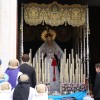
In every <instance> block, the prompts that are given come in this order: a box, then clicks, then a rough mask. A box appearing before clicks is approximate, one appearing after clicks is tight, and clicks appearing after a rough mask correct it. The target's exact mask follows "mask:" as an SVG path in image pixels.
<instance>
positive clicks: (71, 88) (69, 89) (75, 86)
mask: <svg viewBox="0 0 100 100" xmlns="http://www.w3.org/2000/svg"><path fill="white" fill-rule="evenodd" d="M87 89H88V85H87V84H85V83H62V84H61V90H62V91H61V92H62V93H61V94H71V93H75V92H79V91H86V90H87Z"/></svg>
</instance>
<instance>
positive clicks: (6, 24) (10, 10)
mask: <svg viewBox="0 0 100 100" xmlns="http://www.w3.org/2000/svg"><path fill="white" fill-rule="evenodd" d="M16 36H17V0H0V59H1V60H2V65H1V66H2V68H3V70H4V71H5V69H6V68H7V67H8V62H9V59H12V58H16V45H17V43H16V41H17V38H16Z"/></svg>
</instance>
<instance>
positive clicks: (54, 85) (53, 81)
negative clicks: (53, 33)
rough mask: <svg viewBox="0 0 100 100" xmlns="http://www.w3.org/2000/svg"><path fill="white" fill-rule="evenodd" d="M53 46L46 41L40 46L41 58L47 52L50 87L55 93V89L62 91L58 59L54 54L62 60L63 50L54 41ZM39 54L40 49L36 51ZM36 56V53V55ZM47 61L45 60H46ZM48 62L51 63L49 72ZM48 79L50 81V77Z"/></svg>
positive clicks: (50, 90) (51, 91)
mask: <svg viewBox="0 0 100 100" xmlns="http://www.w3.org/2000/svg"><path fill="white" fill-rule="evenodd" d="M52 43H53V44H52V46H48V44H47V43H46V42H44V43H43V44H42V46H41V47H40V58H42V53H43V54H44V55H45V54H46V57H45V58H46V67H47V68H46V76H48V73H50V88H49V92H50V93H53V92H55V91H58V92H59V91H60V73H59V70H58V66H57V61H56V60H55V56H54V54H55V55H56V56H57V58H58V61H60V59H61V57H62V55H63V51H62V49H61V48H60V47H59V46H58V44H57V43H56V42H55V41H53V42H52ZM36 54H37V56H38V55H39V49H38V51H37V52H36ZM35 58H36V55H35ZM44 62H45V60H44ZM55 63H56V64H55ZM48 64H49V72H48ZM53 65H55V67H54V66H53ZM46 80H47V81H48V77H46Z"/></svg>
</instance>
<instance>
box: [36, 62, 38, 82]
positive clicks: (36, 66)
mask: <svg viewBox="0 0 100 100" xmlns="http://www.w3.org/2000/svg"><path fill="white" fill-rule="evenodd" d="M36 79H37V84H38V63H36Z"/></svg>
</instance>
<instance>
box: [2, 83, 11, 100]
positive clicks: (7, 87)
mask: <svg viewBox="0 0 100 100" xmlns="http://www.w3.org/2000/svg"><path fill="white" fill-rule="evenodd" d="M10 94H11V84H10V83H9V82H2V83H1V84H0V100H12V99H10Z"/></svg>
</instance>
